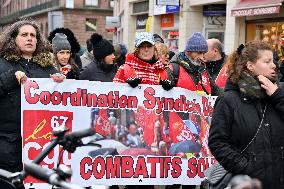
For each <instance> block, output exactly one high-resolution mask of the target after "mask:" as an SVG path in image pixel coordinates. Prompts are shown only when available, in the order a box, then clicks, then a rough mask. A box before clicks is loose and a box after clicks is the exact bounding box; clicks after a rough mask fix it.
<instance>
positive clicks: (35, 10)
mask: <svg viewBox="0 0 284 189" xmlns="http://www.w3.org/2000/svg"><path fill="white" fill-rule="evenodd" d="M0 5H1V7H0V17H1V19H0V31H1V30H3V29H4V28H5V26H7V25H8V24H11V23H13V22H15V21H16V20H17V19H18V18H24V17H31V18H33V19H34V20H36V21H37V22H38V23H39V26H40V29H41V31H42V32H43V34H44V36H46V37H47V36H48V35H49V32H50V31H52V30H53V29H55V28H58V27H65V28H69V29H71V30H72V31H73V32H74V34H75V36H76V38H77V39H78V41H79V43H80V44H81V45H83V46H84V45H85V42H86V40H87V39H88V38H89V37H90V36H91V35H92V33H94V32H97V33H100V34H102V35H103V36H104V37H105V38H106V39H109V40H112V39H113V33H111V32H107V30H106V28H105V26H106V17H107V16H112V15H113V1H109V0H0Z"/></svg>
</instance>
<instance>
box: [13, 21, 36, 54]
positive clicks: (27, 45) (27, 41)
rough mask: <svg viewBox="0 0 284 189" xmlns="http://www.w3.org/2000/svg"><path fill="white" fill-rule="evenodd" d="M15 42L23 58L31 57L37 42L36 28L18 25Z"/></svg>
mask: <svg viewBox="0 0 284 189" xmlns="http://www.w3.org/2000/svg"><path fill="white" fill-rule="evenodd" d="M15 42H16V45H17V46H18V47H19V49H20V51H21V53H22V56H23V57H24V58H27V59H30V58H32V56H33V53H34V52H35V50H36V44H37V38H36V29H35V28H34V27H33V26H31V25H24V26H22V27H20V28H19V33H18V35H17V37H16V39H15Z"/></svg>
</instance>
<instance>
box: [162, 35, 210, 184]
mask: <svg viewBox="0 0 284 189" xmlns="http://www.w3.org/2000/svg"><path fill="white" fill-rule="evenodd" d="M207 51H208V46H207V41H206V39H205V38H204V37H203V35H202V33H200V32H195V33H193V34H192V35H191V36H190V37H189V38H188V40H187V43H186V46H185V49H184V51H183V52H180V53H178V54H176V55H175V56H174V57H173V58H172V59H171V60H170V65H169V68H168V69H170V71H169V72H168V73H170V74H171V78H173V80H174V85H175V86H176V87H181V88H185V89H188V90H190V91H196V92H198V93H201V94H207V95H211V94H214V90H212V89H213V88H212V85H211V81H210V78H209V74H208V72H207V71H206V69H205V67H204V63H203V59H204V54H205V53H206V52H207ZM173 114H178V116H179V117H180V118H181V119H182V120H188V119H189V118H190V115H189V114H188V113H169V116H164V118H165V122H168V123H169V120H167V119H171V118H169V117H172V116H176V115H173ZM191 119H194V120H200V117H199V115H192V116H191ZM169 127H171V125H169ZM172 155H177V154H172ZM178 188H180V185H171V186H166V189H178ZM182 188H183V189H194V188H196V186H194V185H184V186H182Z"/></svg>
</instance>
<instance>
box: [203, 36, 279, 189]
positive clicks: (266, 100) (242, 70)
mask: <svg viewBox="0 0 284 189" xmlns="http://www.w3.org/2000/svg"><path fill="white" fill-rule="evenodd" d="M228 61H229V62H228V76H229V78H228V80H227V83H226V87H225V91H224V94H223V95H221V96H219V97H218V98H217V100H216V103H215V107H214V112H213V117H212V122H211V127H210V132H209V142H208V145H209V148H210V150H211V152H212V154H213V155H214V157H215V158H216V160H217V161H218V162H219V163H220V164H221V165H222V166H223V167H224V168H225V169H226V170H228V171H229V172H231V173H232V174H235V175H237V174H242V175H248V176H250V177H252V178H257V179H259V180H260V181H261V182H262V184H263V188H264V189H267V188H275V189H280V188H284V181H283V180H284V119H283V114H284V90H283V88H282V87H281V86H279V85H278V82H277V69H276V66H275V64H274V63H273V53H272V49H271V47H270V45H269V44H267V43H265V42H262V41H251V42H248V43H247V44H246V45H240V47H239V48H238V50H237V51H235V52H233V53H232V54H231V55H230V57H229V59H228Z"/></svg>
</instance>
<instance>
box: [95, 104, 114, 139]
mask: <svg viewBox="0 0 284 189" xmlns="http://www.w3.org/2000/svg"><path fill="white" fill-rule="evenodd" d="M96 132H97V133H99V134H100V135H102V136H108V135H110V133H111V128H110V122H109V120H108V115H107V110H106V109H100V110H99V116H98V119H97V123H96Z"/></svg>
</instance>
